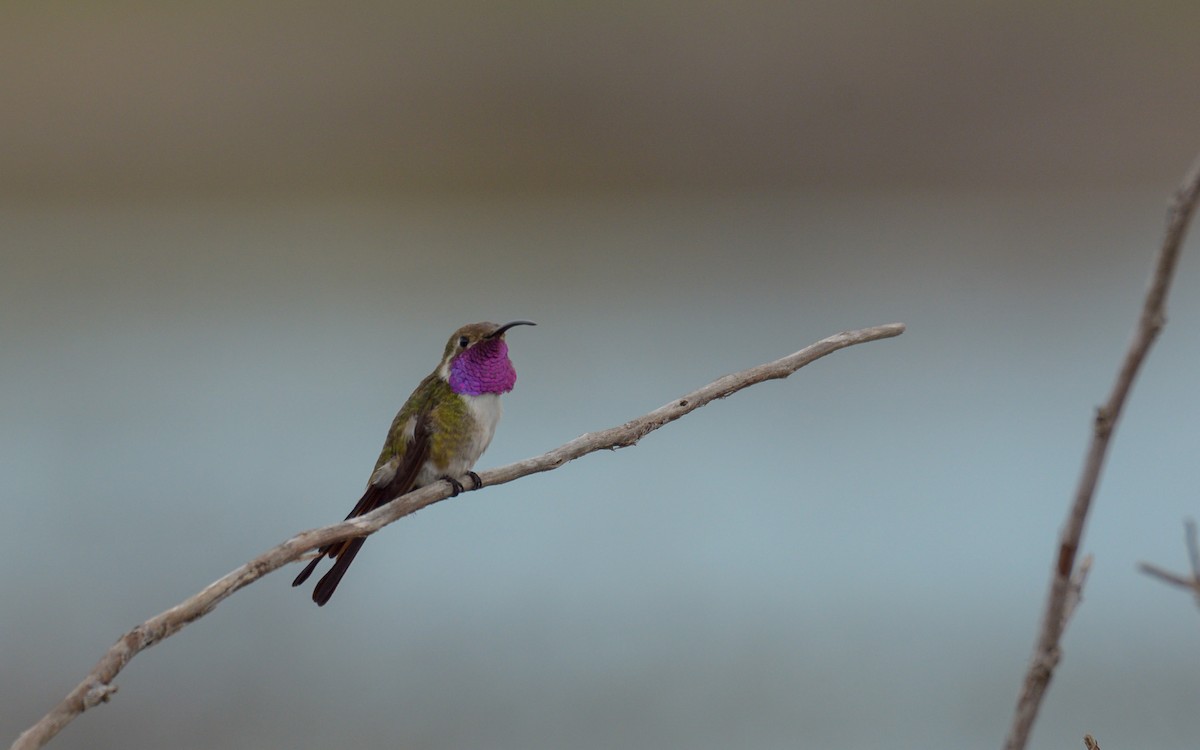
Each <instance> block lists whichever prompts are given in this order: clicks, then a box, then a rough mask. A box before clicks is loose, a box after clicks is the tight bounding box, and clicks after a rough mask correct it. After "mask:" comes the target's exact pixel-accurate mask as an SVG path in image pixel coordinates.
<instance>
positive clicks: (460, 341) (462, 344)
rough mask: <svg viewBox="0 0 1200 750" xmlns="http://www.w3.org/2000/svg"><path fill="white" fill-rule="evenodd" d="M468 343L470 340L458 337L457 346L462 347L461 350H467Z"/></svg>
mask: <svg viewBox="0 0 1200 750" xmlns="http://www.w3.org/2000/svg"><path fill="white" fill-rule="evenodd" d="M469 343H471V339H469V338H467V337H466V336H459V337H458V345H459V346H460V347H462V348H463V349H466V348H467V344H469Z"/></svg>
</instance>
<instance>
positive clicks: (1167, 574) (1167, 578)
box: [1138, 562, 1200, 595]
mask: <svg viewBox="0 0 1200 750" xmlns="http://www.w3.org/2000/svg"><path fill="white" fill-rule="evenodd" d="M1138 570H1140V571H1142V572H1143V573H1145V574H1146V575H1148V576H1151V577H1153V578H1157V579H1158V580H1160V581H1162V582H1163V583H1169V584H1171V585H1172V586H1178V587H1180V588H1183V589H1187V590H1188V591H1191V592H1192V593H1193V594H1197V595H1200V582H1197V581H1196V579H1194V578H1185V577H1184V576H1181V575H1179V574H1178V573H1172V572H1171V571H1169V570H1163V569H1162V568H1160V567H1158V566H1157V565H1152V564H1150V563H1148V562H1142V563H1138Z"/></svg>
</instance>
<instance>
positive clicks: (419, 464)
mask: <svg viewBox="0 0 1200 750" xmlns="http://www.w3.org/2000/svg"><path fill="white" fill-rule="evenodd" d="M531 325H536V324H535V323H533V322H532V321H529V320H514V321H513V322H511V323H505V324H504V325H496V324H495V323H472V324H470V325H465V326H463V327H462V328H459V329H458V330H457V331H455V332H454V335H453V336H451V337H450V341H449V342H447V344H446V350H445V352H444V353H443V354H442V361H441V364H439V365H438V366H437V369H436V370H434V371H433V372H431V373H430V374H429V375H428V376H427V377H426V378H425V379H424V380H422V381H421V384H420V385H418V386H417V389H416V390H415V391H413V392H412V395H411V396H409V397H408V400H407V401H405V402H404V406H402V407H400V412H399V413H398V414H396V418H395V419H394V420H392V427H391V429H390V430H388V435H387V440H385V441H384V443H383V450H382V451H381V452H380V453H379V460H378V461H376V462H375V471H374V472H373V473H372V474H371V480H370V481H369V482H367V490H366V492H364V493H363V496H362V499H361V500H359V501H358V505H355V506H354V510H352V511H350V515H348V516H346V519H347V520H349V519H351V518H354V517H356V516H361V515H363V514H366V513H370V512H371V511H373V510H375V509H376V508H378V507H379V506H380V505H383V504H384V503H386V502H388V501H389V500H391V499H393V498H395V497H399V496H400V495H403V494H404V493H406V492H410V491H412V490H414V489H417V488H418V487H424V486H425V485H427V484H431V483H432V482H435V481H437V480H439V479H444V480H446V481H447V482H449V483H450V486H451V488H452V489H453V491H454V494H455V495H457V494H458V493H459V492H462V490H463V486H462V484H460V483H459V481H458V479H457V478H456V477H460V476H462V475H463V474H467V475H469V476H470V477H471V480H472V482H473V483H474V486H473V487H472V488H471V489H479V488H480V487H481V486H483V482H481V481H480V479H479V475H478V474H476V473H475V472H473V471H471V467H472V466H474V465H475V462H476V461H478V460H479V457H480V456H481V455H483V452H484V451H485V450H487V447H488V443H490V442H492V435H493V434H495V432H496V423H497V422H499V421H500V394H501V393H508V392H509V391H511V390H512V389H513V385H514V384H515V383H516V382H517V372H516V370H514V369H513V365H512V361H511V360H509V358H508V344H507V343H506V342H505V340H504V333H505V331H507V330H508V329H510V328H512V327H513V326H531ZM366 540H367V538H366V537H362V536H360V537H355V538H353V539H347V540H345V541H343V542H336V543H334V544H328V545H326V546H324V547H321V548H320V549H319V550H318V551H317V557H316V558H315V559H314V560H312V562H310V563H309V564H308V565H307V566H306V567H305V568H304V570H302V571H300V575H298V576H296V580H294V581H292V585H293V586H299V585H300V584H302V583H304V582H305V581H307V580H308V577H309V576H311V575H312V573H313V571H314V570H316V568H317V564H318V563H320V562H321V560H322V559H324V558H325V556H326V555H328V556H329V557H332V558H334V563H333V567H332V568H330V569H329V572H327V573H326V574H325V575H324V576H323V577H322V578H321V580H319V581H317V586H316V588H315V589H313V595H312V598H313V601H314V602H316V603H317V605H318V606H324V605H325V603H326V602H328V601H329V597H331V596H333V592H334V590H335V589H336V588H337V586H338V583H339V582H340V581H341V580H342V576H344V575H345V574H346V568H348V567H350V563H351V562H353V561H354V556H355V555H357V554H358V550H359V549H360V548H361V547H362V545H363V542H365V541H366Z"/></svg>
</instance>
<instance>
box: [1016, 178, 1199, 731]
mask: <svg viewBox="0 0 1200 750" xmlns="http://www.w3.org/2000/svg"><path fill="white" fill-rule="evenodd" d="M1197 197H1200V160H1198V161H1197V162H1196V163H1194V164H1193V165H1192V167H1191V169H1190V170H1189V171H1188V174H1187V177H1186V178H1185V179H1184V181H1183V184H1182V185H1180V187H1179V189H1178V190H1177V191H1176V193H1175V198H1174V200H1173V201H1172V202H1171V206H1170V208H1169V210H1168V212H1167V231H1166V236H1165V237H1164V238H1163V242H1162V246H1161V247H1160V248H1159V251H1158V259H1157V261H1156V262H1155V266H1154V274H1153V276H1151V279H1150V288H1149V289H1148V290H1147V291H1146V299H1145V301H1144V302H1143V304H1142V313H1141V317H1140V319H1139V320H1138V325H1137V329H1136V330H1135V332H1134V335H1133V341H1131V342H1130V344H1129V350H1128V351H1127V352H1126V354H1125V359H1124V360H1123V361H1122V362H1121V368H1120V370H1119V371H1118V372H1117V379H1116V382H1115V383H1114V384H1113V388H1112V392H1111V393H1110V394H1109V396H1108V400H1107V401H1105V402H1104V405H1103V406H1101V407H1100V408H1099V409H1097V410H1096V416H1095V420H1094V422H1093V425H1092V440H1091V445H1090V447H1089V448H1088V452H1087V457H1086V459H1085V460H1084V464H1083V473H1082V474H1081V476H1080V478H1079V485H1078V487H1077V488H1076V490H1075V498H1074V501H1073V502H1072V503H1071V508H1070V510H1069V512H1068V513H1067V521H1066V524H1065V525H1064V526H1063V529H1062V531H1061V532H1060V533H1059V538H1058V549H1057V552H1056V554H1055V560H1054V567H1053V569H1052V571H1051V573H1050V590H1049V592H1048V593H1047V596H1046V608H1045V610H1044V612H1043V614H1042V624H1041V628H1040V630H1039V633H1038V639H1037V644H1036V646H1035V647H1034V652H1033V658H1032V660H1031V661H1030V664H1029V669H1028V671H1027V672H1026V674H1025V681H1024V683H1023V685H1022V687H1021V694H1020V696H1019V697H1018V699H1017V707H1016V711H1015V712H1014V714H1013V722H1012V726H1011V728H1010V729H1009V733H1008V738H1007V740H1006V741H1005V743H1004V747H1005V750H1023V748H1024V747H1025V744H1026V743H1027V742H1028V741H1029V733H1030V731H1031V730H1032V729H1033V723H1034V721H1035V720H1036V719H1037V714H1038V709H1039V708H1040V706H1041V703H1042V698H1043V697H1044V696H1045V694H1046V688H1047V687H1048V686H1049V685H1050V678H1051V676H1052V675H1053V674H1054V668H1055V667H1056V666H1057V665H1058V660H1059V656H1060V653H1059V641H1060V640H1061V638H1062V634H1063V630H1064V629H1065V627H1066V621H1067V606H1068V600H1069V599H1070V596H1069V594H1070V590H1071V576H1072V572H1073V571H1074V569H1075V558H1076V555H1077V554H1078V552H1079V543H1080V541H1081V539H1082V537H1083V527H1084V524H1085V522H1086V521H1087V515H1088V510H1089V509H1090V508H1091V505H1092V497H1093V496H1094V495H1095V494H1096V485H1097V484H1098V483H1099V481H1100V470H1101V469H1102V468H1103V466H1104V458H1105V456H1106V454H1107V452H1108V445H1109V441H1110V440H1111V439H1112V434H1113V430H1114V429H1115V428H1116V425H1117V420H1118V419H1119V418H1120V416H1121V410H1122V409H1123V408H1124V406H1125V400H1126V398H1127V397H1128V396H1129V391H1130V389H1131V388H1132V387H1133V381H1134V378H1135V377H1136V376H1137V373H1138V370H1139V369H1140V368H1141V366H1142V362H1144V361H1145V359H1146V355H1147V353H1148V352H1149V351H1150V346H1151V345H1152V344H1153V343H1154V340H1155V338H1157V337H1158V334H1159V332H1160V331H1161V330H1162V328H1163V326H1164V325H1165V324H1166V302H1167V292H1168V290H1169V289H1170V286H1171V279H1172V277H1173V276H1174V274H1175V266H1176V264H1177V261H1178V260H1179V253H1180V249H1181V247H1182V245H1183V238H1184V236H1185V234H1186V233H1187V228H1188V224H1189V222H1190V221H1191V218H1192V213H1193V211H1194V210H1195V208H1196V200H1197Z"/></svg>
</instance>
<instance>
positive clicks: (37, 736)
mask: <svg viewBox="0 0 1200 750" xmlns="http://www.w3.org/2000/svg"><path fill="white" fill-rule="evenodd" d="M901 333H904V324H903V323H891V324H888V325H882V326H876V327H874V328H864V329H861V330H857V331H845V332H842V333H838V334H835V335H833V336H830V337H828V338H825V339H822V340H820V341H818V342H816V343H815V344H812V345H810V346H807V347H805V348H804V349H801V350H800V351H798V352H796V353H795V354H790V355H788V356H786V357H783V358H782V359H777V360H775V361H774V362H768V363H766V364H762V365H758V366H757V367H752V368H750V369H748V370H743V371H742V372H738V373H734V374H732V375H726V376H725V377H723V378H719V379H717V380H715V381H713V382H712V383H709V384H708V385H706V386H704V387H703V388H700V389H698V390H695V391H692V392H691V393H689V394H687V395H685V396H682V397H680V398H677V399H675V400H673V401H671V402H670V403H669V404H666V405H665V406H662V407H660V408H658V409H655V410H654V411H652V412H650V413H649V414H645V415H643V416H641V417H638V418H637V419H632V420H630V421H628V422H626V423H625V424H623V425H620V426H618V427H612V428H610V429H607V430H601V431H598V432H589V433H587V434H585V435H582V436H580V437H577V438H575V439H574V440H572V441H570V442H568V443H566V444H565V445H562V446H559V447H558V448H555V449H554V450H552V451H549V452H547V453H543V454H542V455H540V456H535V457H533V458H527V459H525V460H523V461H517V462H516V463H511V464H509V465H507V466H502V467H500V468H498V469H492V470H490V471H485V472H482V473H481V474H480V475H479V476H480V478H481V479H482V480H483V483H484V484H485V485H494V484H504V483H506V482H511V481H513V480H514V479H518V478H520V477H523V476H527V475H529V474H535V473H538V472H543V471H550V470H552V469H557V468H558V467H560V466H562V465H563V464H565V463H567V462H568V461H572V460H574V459H576V458H579V457H580V456H584V455H587V454H588V453H593V452H595V451H598V450H602V449H605V448H607V449H610V450H611V449H616V448H625V447H628V446H631V445H634V444H636V443H637V442H638V440H640V439H641V438H642V437H644V436H645V435H647V434H648V433H650V432H653V431H654V430H657V429H658V428H659V427H662V426H663V425H665V424H667V423H668V422H674V421H675V420H676V419H679V418H680V417H682V416H684V415H685V414H688V413H690V412H693V411H695V410H696V409H699V408H700V407H702V406H704V405H706V404H708V403H709V402H711V401H713V400H715V399H719V398H725V397H726V396H729V395H732V394H734V393H736V392H737V391H740V390H742V389H743V388H747V387H749V386H752V385H755V384H756V383H761V382H763V381H765V380H776V379H779V378H786V377H787V376H789V375H791V374H792V373H794V372H795V371H796V370H799V369H800V368H801V367H804V366H805V365H807V364H809V363H811V362H813V361H815V360H818V359H820V358H821V357H824V356H825V355H827V354H831V353H833V352H835V351H837V350H838V349H844V348H846V347H848V346H853V345H855V344H862V343H865V342H867V341H876V340H878V339H885V338H891V337H893V336H899V335H900V334H901ZM464 479H465V477H464ZM449 495H450V489H449V486H448V484H447V483H446V482H435V483H433V484H431V485H429V486H427V487H423V488H421V489H419V490H416V491H415V492H410V493H408V494H407V495H403V496H401V497H398V498H395V499H394V500H392V501H391V502H389V503H387V504H386V505H384V506H383V507H381V508H379V509H377V510H375V511H373V512H371V513H368V514H366V515H364V516H359V517H358V518H354V519H352V520H349V521H343V522H341V523H335V524H333V525H331V526H325V527H323V528H319V529H313V530H311V531H305V532H302V533H300V534H297V535H296V536H294V537H292V538H291V539H288V540H287V541H285V542H283V543H282V544H279V545H277V546H275V547H273V548H271V549H269V550H267V551H266V552H264V553H263V554H261V555H259V556H258V557H256V558H254V559H253V560H251V561H250V562H248V563H246V564H245V565H242V566H240V567H238V568H236V569H235V570H233V571H231V572H230V573H228V574H227V575H225V576H224V577H222V578H220V579H219V580H217V581H214V582H213V583H211V584H209V585H208V586H207V587H206V588H205V589H204V590H203V591H201V592H199V593H198V594H195V595H194V596H191V597H189V598H188V599H186V600H184V601H183V602H181V603H179V604H177V605H176V606H174V607H172V608H170V609H168V610H167V611H165V612H162V613H160V614H158V615H155V616H154V617H151V618H150V619H149V620H146V621H145V622H143V623H142V624H141V625H138V626H137V627H135V628H134V629H133V630H130V631H129V632H128V633H126V634H125V635H123V636H121V637H120V639H118V640H117V642H116V643H115V644H114V645H113V646H112V648H110V649H109V650H108V652H107V653H105V654H104V656H103V657H102V658H101V659H100V661H99V662H97V664H96V666H95V667H93V668H92V671H91V673H90V674H88V676H87V677H85V678H84V679H83V681H82V682H80V683H79V684H78V685H77V686H76V687H75V689H74V690H72V691H71V692H70V693H69V694H68V695H67V697H66V698H64V699H63V700H62V702H61V703H59V704H58V705H57V706H55V707H54V708H53V709H52V710H51V711H50V712H49V713H48V714H46V715H45V716H44V717H42V719H41V720H40V721H38V722H37V723H36V724H34V725H33V726H32V727H30V728H29V729H27V730H25V732H24V733H22V734H21V736H20V737H18V738H17V740H16V742H14V743H13V745H12V748H11V750H33V748H39V747H42V746H44V745H45V744H46V743H47V742H49V741H50V740H51V739H52V738H53V737H54V735H56V734H58V733H59V731H61V730H62V729H63V727H65V726H66V725H67V724H69V723H70V722H71V721H72V720H74V719H75V717H76V716H78V715H79V714H81V713H83V712H84V711H85V710H87V709H89V708H92V707H93V706H96V705H99V704H100V703H105V702H107V701H108V700H109V698H110V697H111V696H112V694H113V693H115V692H116V690H117V688H116V686H115V685H113V684H112V682H113V680H114V679H115V678H116V676H117V675H118V674H119V673H120V672H121V670H122V669H124V668H125V665H126V664H128V663H129V661H130V660H131V659H133V657H134V656H136V655H137V654H138V653H139V652H141V651H143V650H145V649H147V648H149V647H150V646H153V645H154V644H156V643H158V642H159V641H161V640H163V639H165V638H168V637H170V636H171V635H173V634H174V633H176V632H177V631H179V630H180V629H181V628H183V627H184V626H186V625H187V624H188V623H190V622H192V621H194V620H197V619H199V618H201V617H203V616H204V615H206V614H208V613H209V612H211V611H212V610H213V609H215V608H216V606H217V605H218V604H220V603H221V602H222V601H223V600H225V599H226V598H228V597H229V596H231V595H232V594H233V593H234V592H235V591H237V590H238V589H240V588H243V587H245V586H248V585H250V584H251V583H254V582H255V581H257V580H258V579H259V578H262V577H263V576H265V575H266V574H268V573H270V572H271V571H273V570H276V569H278V568H280V567H282V566H284V565H286V564H288V563H290V562H293V561H295V560H298V559H300V557H301V556H303V555H304V554H305V553H306V552H308V551H310V550H313V549H316V548H317V547H320V546H322V545H325V544H329V543H330V542H336V541H341V540H343V539H349V538H351V537H356V536H363V535H369V534H373V533H375V532H376V531H378V530H379V529H381V528H383V527H384V526H387V525H388V524H390V523H392V522H394V521H397V520H399V519H400V518H403V517H404V516H407V515H409V514H410V513H414V512H416V511H418V510H420V509H421V508H424V507H426V506H428V505H432V504H434V503H436V502H439V501H441V500H444V499H446V498H447V497H449Z"/></svg>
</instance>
